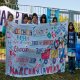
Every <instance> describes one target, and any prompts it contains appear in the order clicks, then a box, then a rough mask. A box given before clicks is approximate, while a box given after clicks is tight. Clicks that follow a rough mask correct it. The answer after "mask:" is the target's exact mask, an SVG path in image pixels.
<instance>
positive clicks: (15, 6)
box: [0, 0, 19, 10]
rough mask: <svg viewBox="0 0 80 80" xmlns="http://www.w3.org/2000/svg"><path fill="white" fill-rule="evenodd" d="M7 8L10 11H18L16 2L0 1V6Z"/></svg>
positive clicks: (9, 0) (10, 0)
mask: <svg viewBox="0 0 80 80" xmlns="http://www.w3.org/2000/svg"><path fill="white" fill-rule="evenodd" d="M3 5H5V6H8V7H10V8H12V9H16V10H18V9H19V8H18V0H0V6H3Z"/></svg>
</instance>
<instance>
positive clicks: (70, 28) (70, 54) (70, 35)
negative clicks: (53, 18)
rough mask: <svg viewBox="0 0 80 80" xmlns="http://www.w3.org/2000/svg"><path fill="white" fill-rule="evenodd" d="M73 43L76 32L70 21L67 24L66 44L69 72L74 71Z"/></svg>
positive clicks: (74, 51) (74, 42) (74, 50)
mask: <svg viewBox="0 0 80 80" xmlns="http://www.w3.org/2000/svg"><path fill="white" fill-rule="evenodd" d="M75 44H76V33H75V29H74V25H73V23H72V22H70V23H69V25H68V44H67V48H68V62H69V71H70V73H74V71H75V53H76V49H75Z"/></svg>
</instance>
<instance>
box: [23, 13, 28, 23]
mask: <svg viewBox="0 0 80 80" xmlns="http://www.w3.org/2000/svg"><path fill="white" fill-rule="evenodd" d="M27 23H28V15H27V14H24V16H23V24H27Z"/></svg>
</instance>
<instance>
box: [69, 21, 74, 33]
mask: <svg viewBox="0 0 80 80" xmlns="http://www.w3.org/2000/svg"><path fill="white" fill-rule="evenodd" d="M70 26H72V29H70V28H69V27H70ZM68 31H71V32H72V31H75V29H74V25H73V23H72V22H69V25H68Z"/></svg>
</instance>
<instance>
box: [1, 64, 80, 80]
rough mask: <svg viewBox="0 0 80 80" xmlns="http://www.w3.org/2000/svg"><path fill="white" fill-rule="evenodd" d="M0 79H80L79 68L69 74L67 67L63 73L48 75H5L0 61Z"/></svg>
mask: <svg viewBox="0 0 80 80" xmlns="http://www.w3.org/2000/svg"><path fill="white" fill-rule="evenodd" d="M0 80H80V70H75V74H70V73H69V71H68V69H67V67H66V72H65V73H55V74H50V75H43V76H36V77H28V78H16V77H11V76H6V75H5V64H4V63H2V62H0Z"/></svg>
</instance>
